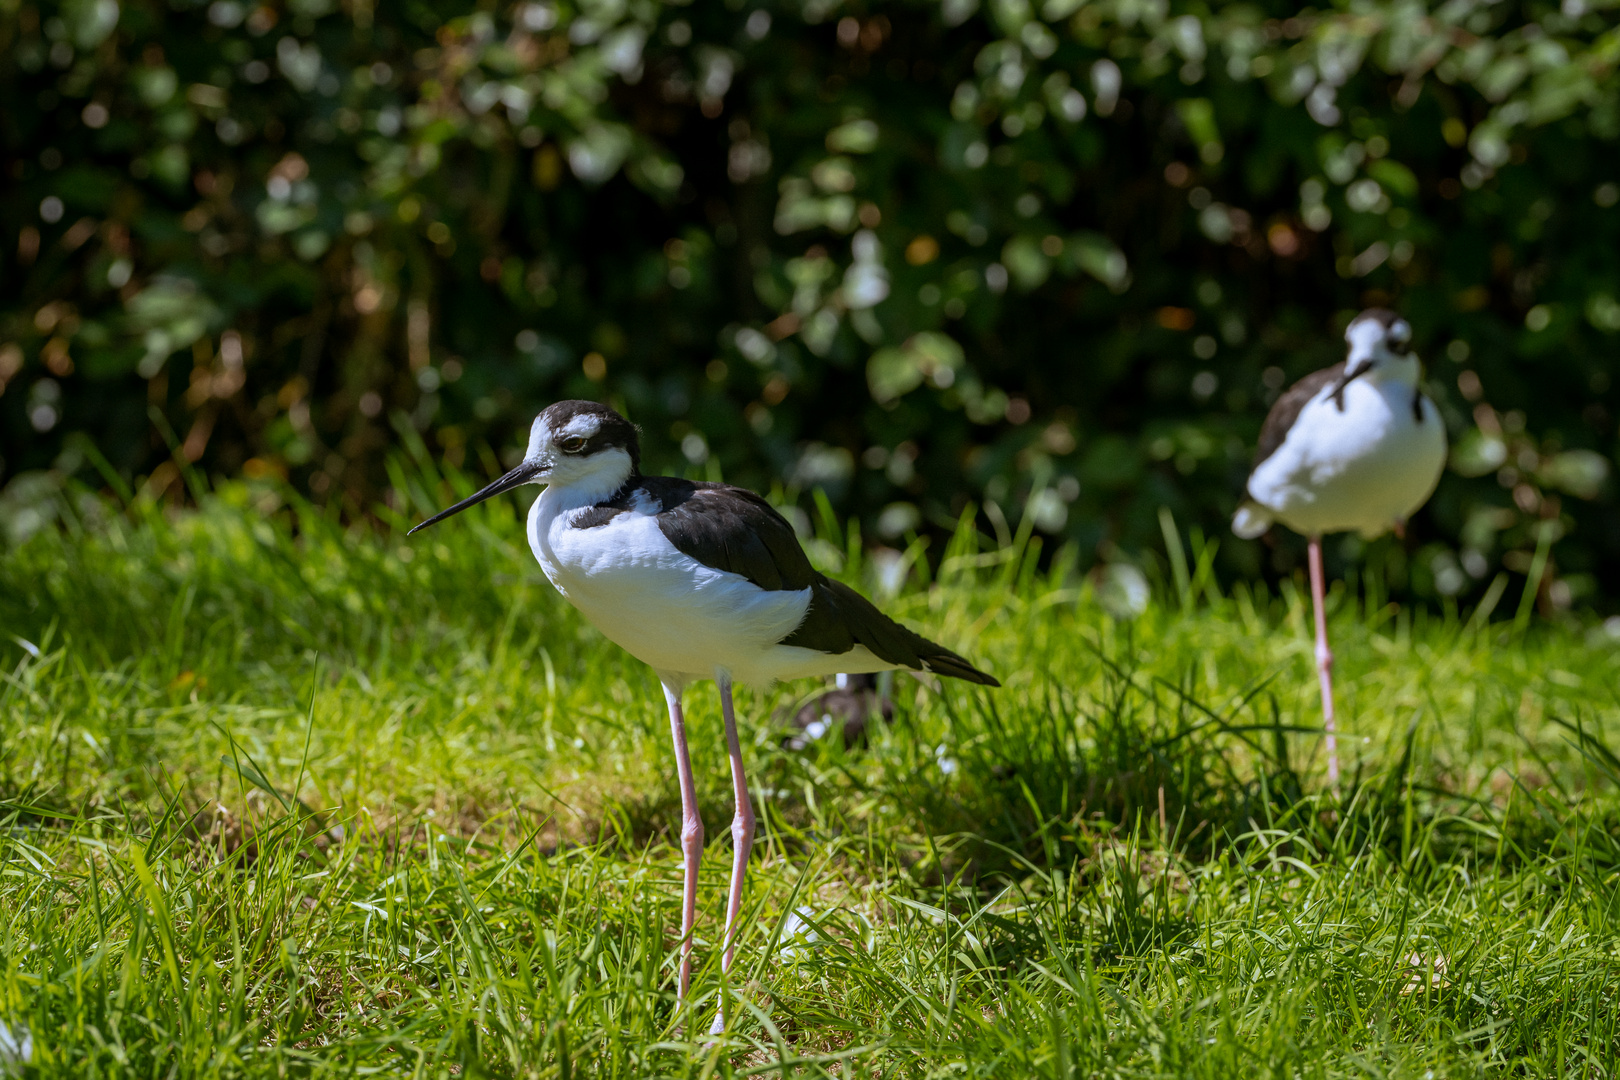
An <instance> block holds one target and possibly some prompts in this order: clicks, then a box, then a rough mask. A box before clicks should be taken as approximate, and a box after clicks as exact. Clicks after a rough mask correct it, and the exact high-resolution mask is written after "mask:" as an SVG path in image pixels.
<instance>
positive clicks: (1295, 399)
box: [1249, 360, 1344, 472]
mask: <svg viewBox="0 0 1620 1080" xmlns="http://www.w3.org/2000/svg"><path fill="white" fill-rule="evenodd" d="M1343 377H1344V361H1342V360H1341V361H1340V362H1339V363H1337V364H1334V365H1333V366H1332V367H1330V368H1323V369H1322V370H1321V371H1313V372H1311V373H1310V374H1309V375H1307V376H1305V377H1304V378H1303V379H1301V380H1299V382H1297V383H1295V384H1294V385H1293V386H1290V387H1289V388H1288V389H1287V390H1284V391H1283V394H1282V397H1280V398H1278V399H1277V401H1276V404H1274V405H1272V406H1271V411H1270V412H1269V413H1267V414H1266V422H1265V423H1264V424H1263V425H1261V427H1260V445H1259V446H1257V447H1255V451H1254V464H1253V465H1252V466H1250V469H1249V471H1250V472H1253V471H1254V470H1255V469H1258V468H1259V467H1260V463H1261V462H1262V461H1264V460H1266V458H1268V457H1270V456H1271V455H1272V454H1274V453H1276V452H1277V447H1279V446H1281V445H1282V444H1283V440H1284V439H1286V438H1288V429H1289V428H1291V427H1293V426H1294V421H1295V420H1298V419H1299V413H1300V410H1301V409H1303V408H1305V404H1306V403H1307V402H1308V401H1310V400H1311V398H1313V397H1315V396H1316V395H1317V394H1319V393H1320V392H1321V390H1322V387H1324V386H1328V385H1330V384H1332V383H1335V382H1338V381H1339V379H1341V378H1343Z"/></svg>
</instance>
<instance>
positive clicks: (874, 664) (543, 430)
mask: <svg viewBox="0 0 1620 1080" xmlns="http://www.w3.org/2000/svg"><path fill="white" fill-rule="evenodd" d="M524 484H544V485H545V490H544V491H543V492H541V494H540V497H539V498H538V499H536V500H535V502H534V505H533V506H532V507H531V508H530V510H529V519H528V534H529V546H530V548H531V549H532V550H533V551H534V557H535V558H536V559H537V560H539V562H540V566H541V569H543V570H544V571H545V574H546V577H547V578H549V579H550V581H551V583H552V585H554V586H556V588H557V591H558V592H560V593H562V595H563V596H564V597H565V598H566V599H567V600H568V602H569V603H571V604H573V605H574V606H575V607H576V608H578V609H579V610H580V612H581V613H582V614H583V615H584V616H585V617H586V618H587V619H589V620H590V621H591V622H592V623H593V624H595V626H596V627H597V629H599V630H601V631H602V633H603V634H604V635H605V636H606V637H607V638H608V639H609V640H611V641H614V642H616V643H617V644H619V645H620V646H622V647H623V648H624V649H625V650H626V651H628V652H629V653H630V654H631V655H632V656H634V657H636V658H637V659H639V660H642V661H645V662H646V663H647V664H649V665H651V667H652V669H653V670H654V671H655V672H656V673H657V675H658V680H659V682H660V683H662V684H663V687H664V699H665V702H666V704H667V705H668V708H669V724H670V731H671V734H672V736H673V739H674V743H675V768H676V773H677V775H678V778H679V781H680V788H681V813H682V825H681V849H682V852H683V853H684V855H685V860H686V875H685V891H684V897H683V902H682V907H681V959H680V969H679V975H678V980H677V988H678V993H679V994H680V996H681V997H683V998H684V997H685V996H686V992H687V990H688V988H689V985H690V982H691V972H692V926H693V922H694V921H695V918H696V910H697V882H698V863H699V860H700V858H701V857H702V853H703V820H702V818H701V817H699V816H698V808H697V788H696V785H695V784H694V783H693V781H692V762H691V755H690V754H689V753H688V751H687V742H686V721H685V718H684V715H683V713H682V711H681V694H682V691H683V690H684V689H685V688H686V686H687V685H688V684H689V683H691V682H694V681H696V680H700V679H713V680H714V681H715V682H716V683H717V684H718V686H719V691H720V705H721V711H722V713H723V715H724V717H725V726H726V749H727V752H728V753H729V755H730V757H731V779H732V784H733V786H734V787H735V791H736V805H737V810H736V816H735V817H734V819H733V820H732V825H731V835H732V840H733V843H734V845H735V850H734V855H733V863H732V870H731V887H730V891H729V895H728V898H727V903H726V929H725V945H724V949H725V951H724V954H723V956H722V959H721V970H722V971H723V972H728V971H729V970H730V968H731V961H732V955H733V950H734V947H735V935H736V930H737V926H736V924H737V913H738V909H739V908H740V907H741V904H742V886H743V879H744V875H745V874H746V872H747V868H748V855H749V851H750V849H751V848H752V846H753V841H754V809H753V803H752V801H751V800H750V799H749V797H748V785H747V780H746V779H745V777H744V775H743V759H742V746H741V743H740V741H739V739H738V736H737V720H736V716H735V713H734V711H733V709H732V700H731V686H732V683H733V681H736V682H744V683H749V684H756V685H759V684H769V683H772V682H775V681H778V680H787V679H802V678H809V677H815V676H826V675H831V674H835V673H839V672H875V671H891V670H898V669H909V670H912V671H930V672H933V673H935V674H937V675H949V676H951V677H952V678H957V679H965V680H967V681H968V682H974V683H979V684H981V685H984V686H998V685H1000V684H999V683H997V682H996V680H995V679H994V678H992V677H991V676H989V675H987V674H985V673H984V672H982V671H980V670H979V669H978V668H976V667H974V666H973V665H972V664H970V663H968V661H966V660H965V659H963V658H962V657H960V656H958V655H957V654H956V653H953V652H951V651H950V650H949V649H946V648H944V647H942V646H940V645H936V644H934V643H933V642H931V641H929V640H927V639H926V638H923V637H921V636H919V635H917V634H914V633H912V632H911V631H910V630H907V629H906V628H905V627H903V626H901V625H900V624H899V623H896V622H895V621H894V620H892V619H890V618H889V617H888V616H886V615H884V614H883V613H882V612H880V611H878V609H877V608H875V607H873V606H872V604H871V603H870V602H869V601H868V600H867V599H866V598H865V597H863V596H861V595H860V594H859V593H857V592H856V591H855V590H854V589H851V588H850V587H849V586H847V585H844V584H842V583H841V582H837V581H832V580H830V579H828V578H827V577H825V576H824V575H822V574H820V573H817V572H816V571H815V570H814V569H813V568H812V567H811V565H810V561H809V560H808V559H807V558H806V557H805V554H804V550H803V549H802V548H801V547H800V546H799V541H798V539H797V537H795V536H794V534H793V527H792V526H791V525H789V524H788V523H787V521H786V520H784V519H783V517H782V516H781V515H780V514H778V513H777V512H776V510H775V509H773V508H772V507H771V505H770V504H769V503H768V502H766V501H765V500H764V499H762V498H760V497H759V496H758V495H756V494H754V493H753V492H752V491H747V490H744V489H742V488H737V487H730V486H728V485H725V484H709V483H696V482H693V481H690V480H681V479H677V478H675V477H668V476H644V475H642V473H641V454H640V443H639V439H638V436H637V431H636V428H635V426H634V425H633V424H631V423H630V422H629V421H628V420H626V419H625V418H624V417H622V416H620V415H619V414H618V413H616V412H614V411H613V410H612V409H610V408H608V407H606V406H605V405H599V404H597V403H595V402H591V401H560V402H557V403H556V404H554V405H552V406H550V407H549V408H547V409H546V410H545V411H544V412H542V413H541V414H540V415H539V416H537V417H536V418H535V421H534V425H533V427H532V428H531V429H530V431H529V446H528V451H527V453H525V454H524V457H523V461H522V462H521V463H520V464H519V465H518V466H517V467H516V468H514V469H512V470H511V471H510V472H508V473H507V474H506V475H505V476H502V477H501V478H500V479H498V480H496V481H495V482H494V483H492V484H490V485H489V486H488V487H486V488H484V489H483V490H482V491H479V492H477V493H475V494H473V495H471V496H469V497H468V498H466V499H463V500H462V501H460V502H458V503H456V504H455V505H454V506H452V507H450V508H449V509H448V510H445V511H443V512H442V513H439V514H436V515H434V516H433V517H431V518H429V519H428V520H426V521H424V522H422V523H421V524H420V525H418V526H416V528H415V529H412V530H411V532H413V533H414V532H416V531H418V530H420V529H425V528H427V527H428V526H429V525H432V524H434V523H435V522H439V521H443V520H444V519H445V518H447V517H449V516H451V515H452V514H456V513H459V512H460V511H462V510H465V509H467V508H468V507H469V506H474V505H476V504H478V503H480V502H483V501H484V500H485V499H488V498H491V497H493V496H495V495H499V494H501V493H502V492H505V491H511V490H512V489H514V488H517V487H520V486H522V485H524ZM724 1028H725V1008H724V1004H723V1003H722V1005H721V1008H720V1010H719V1013H718V1015H717V1016H716V1017H715V1021H714V1026H713V1028H712V1033H714V1034H718V1033H720V1032H721V1031H723V1030H724Z"/></svg>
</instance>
